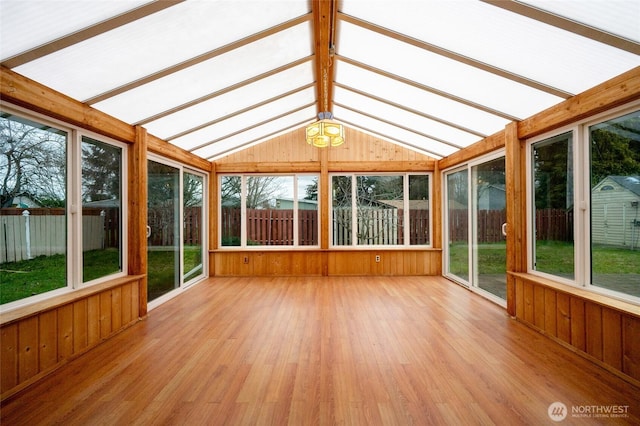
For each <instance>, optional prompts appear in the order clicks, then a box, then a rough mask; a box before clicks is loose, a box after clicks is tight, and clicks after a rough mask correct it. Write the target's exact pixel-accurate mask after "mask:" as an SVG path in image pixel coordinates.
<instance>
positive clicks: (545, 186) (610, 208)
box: [530, 111, 640, 299]
mask: <svg viewBox="0 0 640 426" xmlns="http://www.w3.org/2000/svg"><path fill="white" fill-rule="evenodd" d="M610 117H611V118H601V119H596V120H593V121H590V122H582V123H577V126H576V127H575V129H574V130H572V131H570V132H567V133H563V134H560V135H555V136H552V137H548V138H546V139H543V140H540V141H534V142H533V143H532V144H531V152H530V154H531V195H532V197H531V204H532V208H531V211H532V215H531V229H532V230H533V232H532V239H531V241H532V253H533V254H532V259H531V264H532V265H531V269H532V271H535V272H541V273H545V274H551V275H554V276H556V277H559V278H561V279H564V280H567V281H568V282H571V283H573V284H574V285H577V286H580V287H586V288H590V289H592V290H595V291H599V292H603V293H608V294H611V295H615V296H619V297H623V298H625V299H628V298H629V297H631V298H640V212H639V211H638V205H639V204H640V111H634V112H627V113H618V114H617V115H616V116H610ZM574 164H575V167H574ZM574 200H575V201H574ZM575 206H578V208H577V209H576V208H574V207H575Z"/></svg>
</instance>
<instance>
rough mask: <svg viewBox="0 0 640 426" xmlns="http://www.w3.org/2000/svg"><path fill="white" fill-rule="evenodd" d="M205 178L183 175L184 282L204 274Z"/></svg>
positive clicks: (190, 174) (188, 174) (186, 173)
mask: <svg viewBox="0 0 640 426" xmlns="http://www.w3.org/2000/svg"><path fill="white" fill-rule="evenodd" d="M203 190H204V178H203V177H202V176H200V175H195V174H192V173H188V172H185V173H184V175H183V191H182V198H183V216H184V218H183V220H184V223H183V238H182V239H183V257H182V261H183V264H184V277H183V280H184V282H187V281H189V280H191V279H192V278H195V277H197V276H198V275H200V274H202V272H203V269H202V255H203V250H202V247H203V242H202V240H203V236H204V222H203V219H204V216H203V215H204V206H203V202H204V193H203Z"/></svg>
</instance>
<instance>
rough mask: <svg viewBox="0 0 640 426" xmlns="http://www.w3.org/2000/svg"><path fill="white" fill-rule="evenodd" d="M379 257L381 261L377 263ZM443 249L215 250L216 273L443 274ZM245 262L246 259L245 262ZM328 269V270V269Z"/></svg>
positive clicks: (286, 274) (276, 274)
mask: <svg viewBox="0 0 640 426" xmlns="http://www.w3.org/2000/svg"><path fill="white" fill-rule="evenodd" d="M376 256H380V262H376V261H375V258H376ZM441 257H442V256H441V251H440V250H409V249H407V250H353V251H347V250H328V251H325V250H304V251H271V250H264V251H256V250H247V251H224V250H219V251H215V252H212V253H211V255H210V260H211V262H212V263H214V264H215V266H214V268H215V271H216V275H217V276H251V275H254V276H299V275H310V276H319V275H331V276H335V275H370V276H373V275H389V276H392V275H440V274H441V272H442V271H441V262H442V258H441ZM245 261H246V262H245ZM325 271H326V272H325Z"/></svg>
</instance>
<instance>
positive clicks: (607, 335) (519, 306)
mask: <svg viewBox="0 0 640 426" xmlns="http://www.w3.org/2000/svg"><path fill="white" fill-rule="evenodd" d="M512 275H513V276H514V279H515V289H516V290H515V298H516V318H517V319H518V320H520V321H523V322H525V323H527V324H529V325H530V326H532V327H534V328H536V329H537V330H539V331H541V332H543V333H544V334H546V335H548V336H549V337H551V338H553V339H555V340H557V341H559V342H561V343H562V344H563V345H565V346H567V347H570V348H572V349H573V350H577V351H579V352H581V353H583V354H585V355H587V356H588V357H590V358H591V359H592V360H594V361H596V362H598V363H600V364H601V365H603V366H604V367H605V368H607V369H608V370H610V371H613V372H622V373H624V374H625V375H627V376H629V377H631V378H632V379H633V380H635V381H636V384H640V308H639V307H638V306H634V305H631V304H625V303H623V302H616V301H612V300H611V299H610V298H607V297H604V296H599V295H596V294H593V293H588V292H586V291H579V290H577V289H575V288H572V287H569V286H563V285H562V284H558V283H554V282H553V281H551V280H545V279H542V278H538V277H534V276H531V275H527V274H512Z"/></svg>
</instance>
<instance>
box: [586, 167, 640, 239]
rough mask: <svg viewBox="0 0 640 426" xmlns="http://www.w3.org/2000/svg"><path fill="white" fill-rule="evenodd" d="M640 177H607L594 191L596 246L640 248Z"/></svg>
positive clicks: (592, 206)
mask: <svg viewBox="0 0 640 426" xmlns="http://www.w3.org/2000/svg"><path fill="white" fill-rule="evenodd" d="M639 204H640V176H607V177H606V178H604V179H602V181H600V182H599V183H598V184H597V185H596V186H594V187H593V189H592V190H591V240H592V242H593V243H594V244H606V245H614V246H624V247H629V248H631V249H636V248H640V207H639Z"/></svg>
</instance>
